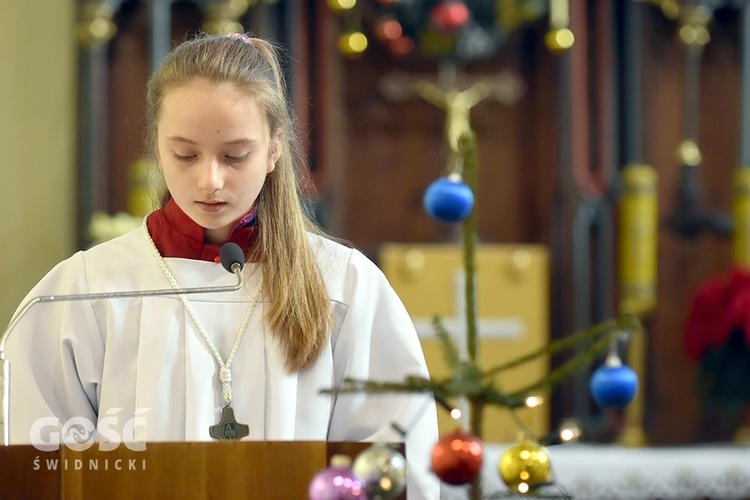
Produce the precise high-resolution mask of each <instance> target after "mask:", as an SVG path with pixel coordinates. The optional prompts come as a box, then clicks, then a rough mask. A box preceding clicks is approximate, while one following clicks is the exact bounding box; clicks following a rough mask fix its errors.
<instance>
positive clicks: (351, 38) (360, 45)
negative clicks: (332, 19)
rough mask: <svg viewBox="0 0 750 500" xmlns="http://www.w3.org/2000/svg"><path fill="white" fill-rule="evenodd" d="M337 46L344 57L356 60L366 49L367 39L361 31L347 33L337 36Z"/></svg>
mask: <svg viewBox="0 0 750 500" xmlns="http://www.w3.org/2000/svg"><path fill="white" fill-rule="evenodd" d="M338 46H339V50H340V51H341V53H342V54H344V55H345V56H346V57H350V58H357V57H359V56H361V55H362V53H363V52H364V51H365V50H366V49H367V37H366V36H365V35H364V33H362V32H361V31H348V32H346V33H342V34H341V35H340V36H339V39H338Z"/></svg>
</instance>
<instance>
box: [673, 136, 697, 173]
mask: <svg viewBox="0 0 750 500" xmlns="http://www.w3.org/2000/svg"><path fill="white" fill-rule="evenodd" d="M701 160H702V157H701V150H700V148H699V147H698V141H696V140H695V139H685V140H683V141H682V142H681V143H680V145H679V146H677V164H678V165H682V166H685V167H697V166H698V165H700V164H701Z"/></svg>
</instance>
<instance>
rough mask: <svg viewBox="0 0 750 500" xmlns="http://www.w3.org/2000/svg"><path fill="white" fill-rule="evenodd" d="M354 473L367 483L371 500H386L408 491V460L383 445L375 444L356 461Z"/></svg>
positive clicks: (366, 488)
mask: <svg viewBox="0 0 750 500" xmlns="http://www.w3.org/2000/svg"><path fill="white" fill-rule="evenodd" d="M352 470H353V471H354V473H355V474H356V475H357V476H359V477H360V478H361V479H362V480H363V481H364V482H365V491H367V498H368V499H369V500H386V499H389V498H394V497H396V496H398V495H400V494H401V493H402V492H403V491H404V489H406V459H405V458H404V456H403V455H402V454H401V453H399V452H398V450H395V449H393V448H391V447H390V446H387V445H385V444H382V443H375V444H373V445H372V446H370V447H369V448H366V449H365V450H363V451H362V452H361V453H360V454H359V455H357V458H355V459H354V465H353V466H352Z"/></svg>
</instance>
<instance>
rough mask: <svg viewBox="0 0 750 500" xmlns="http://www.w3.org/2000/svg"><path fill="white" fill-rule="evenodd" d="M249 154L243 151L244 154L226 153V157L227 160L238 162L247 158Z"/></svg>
mask: <svg viewBox="0 0 750 500" xmlns="http://www.w3.org/2000/svg"><path fill="white" fill-rule="evenodd" d="M249 155H250V153H245V154H244V155H241V156H232V155H226V158H227V160H229V161H232V162H240V161H245V160H247V157H248V156H249Z"/></svg>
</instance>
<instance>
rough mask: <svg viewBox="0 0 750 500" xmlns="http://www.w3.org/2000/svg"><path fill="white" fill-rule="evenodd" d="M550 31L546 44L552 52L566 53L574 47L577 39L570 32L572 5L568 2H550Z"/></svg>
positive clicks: (545, 39) (546, 36) (553, 0)
mask: <svg viewBox="0 0 750 500" xmlns="http://www.w3.org/2000/svg"><path fill="white" fill-rule="evenodd" d="M549 27H550V29H549V31H548V32H547V34H546V35H545V37H544V43H545V44H546V45H547V48H548V49H550V50H551V51H552V52H564V51H566V50H568V49H569V48H571V47H572V46H573V42H575V37H574V36H573V32H572V31H570V4H569V2H568V0H550V4H549Z"/></svg>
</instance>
